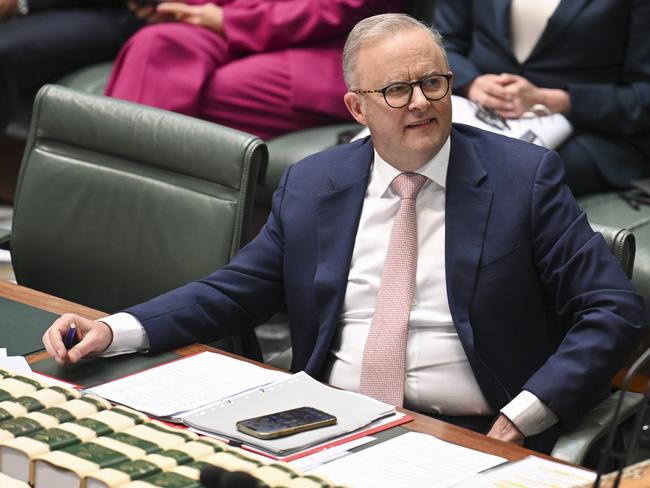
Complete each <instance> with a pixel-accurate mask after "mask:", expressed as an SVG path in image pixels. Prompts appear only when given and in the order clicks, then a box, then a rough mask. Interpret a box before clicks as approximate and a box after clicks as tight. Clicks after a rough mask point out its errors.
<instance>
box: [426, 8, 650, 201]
mask: <svg viewBox="0 0 650 488" xmlns="http://www.w3.org/2000/svg"><path fill="white" fill-rule="evenodd" d="M649 23H650V2H649V1H647V0H553V1H548V2H538V1H536V0H512V1H510V0H485V1H484V0H439V1H438V2H436V8H435V16H434V26H435V27H436V28H437V29H438V30H439V31H440V33H441V34H442V36H443V38H444V39H445V46H446V48H447V53H448V56H449V63H450V67H451V69H452V71H453V72H454V79H455V86H456V92H457V94H461V95H464V96H466V97H468V98H470V99H472V100H475V101H478V102H480V103H482V104H484V105H487V106H489V107H493V108H495V109H496V110H497V111H498V112H499V113H500V114H502V115H503V116H505V117H512V118H516V117H519V116H521V115H522V113H523V112H526V111H528V110H530V108H531V107H532V106H533V105H535V104H542V105H545V106H546V107H548V108H549V109H550V110H551V111H552V112H561V113H564V114H565V115H566V116H567V117H568V118H569V120H570V121H571V122H572V124H573V125H574V133H573V135H572V136H571V137H570V138H569V139H568V140H567V141H566V142H565V143H564V144H563V145H562V146H561V147H560V148H558V152H559V154H560V156H562V159H563V161H564V164H565V168H566V172H567V176H566V182H567V184H568V185H569V187H570V188H571V189H572V190H573V192H574V194H575V195H576V196H580V195H584V194H587V193H592V192H596V191H601V190H605V189H609V188H612V187H613V188H626V187H629V181H630V180H631V179H636V178H642V177H647V176H650V29H648V25H649Z"/></svg>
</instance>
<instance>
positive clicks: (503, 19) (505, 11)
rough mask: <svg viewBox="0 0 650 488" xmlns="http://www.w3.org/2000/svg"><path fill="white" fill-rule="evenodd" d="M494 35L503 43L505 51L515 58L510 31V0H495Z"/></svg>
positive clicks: (495, 38)
mask: <svg viewBox="0 0 650 488" xmlns="http://www.w3.org/2000/svg"><path fill="white" fill-rule="evenodd" d="M492 8H493V9H494V13H493V16H494V25H493V26H491V27H492V28H493V29H494V35H493V36H492V39H493V41H494V42H497V43H499V44H500V45H501V47H502V48H503V50H504V52H506V53H508V54H509V55H510V56H512V57H513V59H514V54H513V52H512V40H511V37H512V34H511V32H510V0H493V7H492Z"/></svg>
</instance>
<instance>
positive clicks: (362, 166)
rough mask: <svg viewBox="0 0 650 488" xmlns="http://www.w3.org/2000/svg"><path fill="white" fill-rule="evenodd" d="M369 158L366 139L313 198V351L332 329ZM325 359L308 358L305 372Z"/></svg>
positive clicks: (335, 168) (322, 344)
mask: <svg viewBox="0 0 650 488" xmlns="http://www.w3.org/2000/svg"><path fill="white" fill-rule="evenodd" d="M373 154H374V150H373V146H372V143H371V142H370V139H368V140H367V141H366V142H365V143H364V144H363V145H362V146H361V147H360V148H359V150H357V151H356V152H355V153H354V154H353V155H352V156H350V157H349V158H347V159H345V160H343V161H339V162H337V163H335V164H333V165H332V171H331V172H330V174H329V177H330V180H331V182H332V190H331V191H328V192H325V193H323V194H321V195H318V196H317V198H318V203H317V206H318V221H317V235H318V265H317V268H316V275H315V277H314V290H315V293H316V303H317V304H318V308H319V310H318V315H319V324H320V325H319V327H320V329H319V333H318V339H317V341H316V345H315V351H318V350H319V349H321V348H327V349H329V345H330V342H331V340H332V336H333V333H334V331H335V329H336V324H337V320H338V315H339V313H340V310H341V307H342V305H343V299H344V297H345V290H346V288H347V285H346V283H347V278H348V273H349V270H350V260H351V259H352V251H353V249H354V241H355V239H356V235H357V229H358V227H359V218H360V217H361V210H362V208H363V199H364V196H365V194H366V188H367V186H368V176H369V172H370V163H371V162H372V159H373ZM325 356H326V355H322V354H318V353H316V354H312V360H310V363H309V364H308V366H307V369H308V370H312V369H311V368H315V370H316V371H319V370H320V366H321V365H320V364H318V365H317V364H311V362H312V361H313V360H316V359H322V358H324V357H325Z"/></svg>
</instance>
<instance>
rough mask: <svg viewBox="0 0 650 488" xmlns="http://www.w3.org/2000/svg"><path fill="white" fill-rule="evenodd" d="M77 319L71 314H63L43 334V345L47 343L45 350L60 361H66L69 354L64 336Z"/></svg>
mask: <svg viewBox="0 0 650 488" xmlns="http://www.w3.org/2000/svg"><path fill="white" fill-rule="evenodd" d="M76 319H77V317H76V316H74V315H71V314H65V315H62V316H61V317H59V318H58V319H56V320H55V321H54V322H53V323H52V325H51V326H50V328H49V329H47V331H45V334H43V345H45V350H46V351H47V352H48V354H49V355H50V356H52V357H53V358H54V359H55V360H56V361H57V362H59V363H63V362H65V358H66V356H67V351H66V348H65V344H63V337H64V336H65V334H66V333H67V331H68V328H69V327H70V325H71V324H72V323H74V322H75V320H76Z"/></svg>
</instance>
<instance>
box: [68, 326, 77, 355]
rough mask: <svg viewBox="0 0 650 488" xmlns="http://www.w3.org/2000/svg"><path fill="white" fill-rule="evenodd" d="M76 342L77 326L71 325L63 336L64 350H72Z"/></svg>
mask: <svg viewBox="0 0 650 488" xmlns="http://www.w3.org/2000/svg"><path fill="white" fill-rule="evenodd" d="M76 342H77V326H76V325H75V324H72V325H71V326H70V328H69V329H68V332H67V333H66V335H65V348H66V349H72V347H73V346H74V345H75V344H76Z"/></svg>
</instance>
